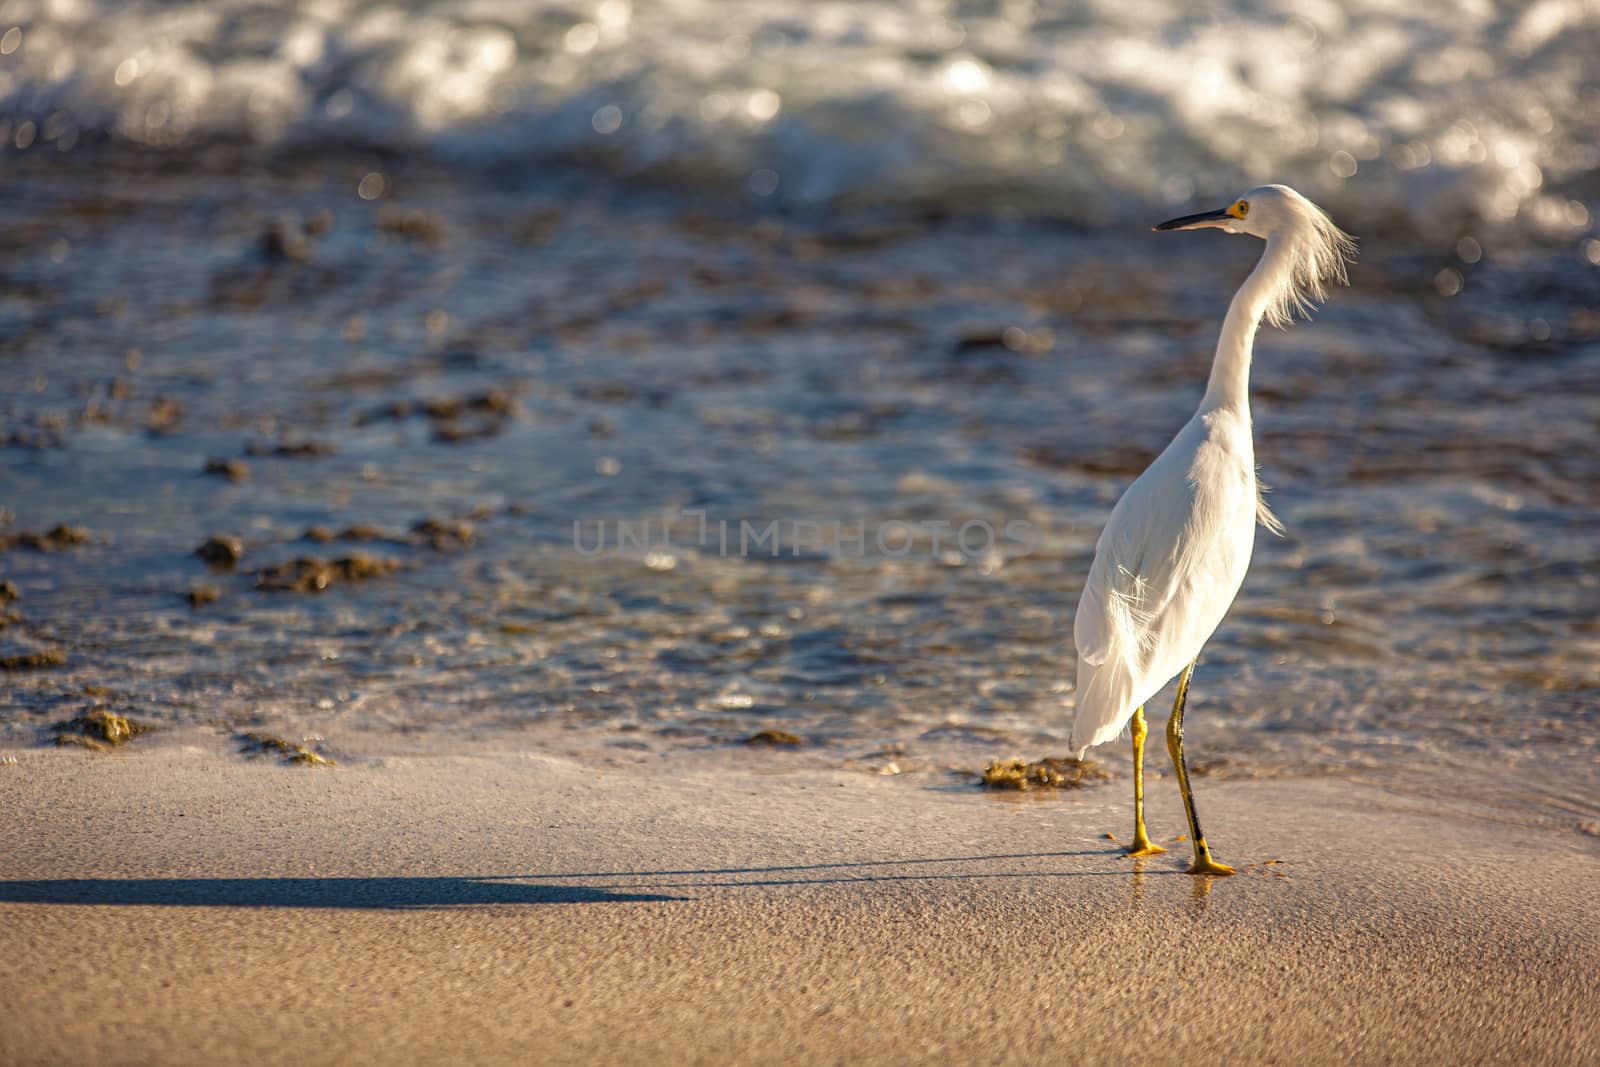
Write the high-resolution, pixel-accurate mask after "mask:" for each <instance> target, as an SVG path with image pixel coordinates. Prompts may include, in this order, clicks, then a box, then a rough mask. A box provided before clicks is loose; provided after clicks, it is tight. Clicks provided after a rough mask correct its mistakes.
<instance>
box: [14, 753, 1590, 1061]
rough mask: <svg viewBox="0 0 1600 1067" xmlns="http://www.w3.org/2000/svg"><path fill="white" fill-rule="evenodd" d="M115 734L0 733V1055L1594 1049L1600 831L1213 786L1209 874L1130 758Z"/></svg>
mask: <svg viewBox="0 0 1600 1067" xmlns="http://www.w3.org/2000/svg"><path fill="white" fill-rule="evenodd" d="M137 744H138V747H136V748H134V749H130V750H126V751H123V752H118V753H113V754H91V753H84V752H81V751H55V750H42V749H15V750H12V752H11V753H10V754H11V755H13V756H15V759H16V762H14V763H13V762H9V761H8V762H7V763H5V764H3V765H0V808H3V810H4V811H5V812H6V816H5V818H4V819H3V820H0V865H3V867H0V929H4V930H5V931H6V934H7V936H6V951H5V952H4V953H0V1004H3V1005H4V1014H5V1017H6V1022H5V1025H4V1026H3V1027H0V1061H3V1062H5V1063H8V1064H20V1063H63V1062H96V1063H134V1062H139V1063H205V1062H218V1061H221V1060H223V1059H227V1060H231V1061H239V1062H252V1063H296V1064H308V1063H335V1062H338V1063H397V1062H424V1063H426V1062H463V1061H464V1062H521V1063H529V1062H545V1063H587V1062H595V1061H597V1060H600V1059H602V1058H603V1059H605V1060H606V1061H608V1062H613V1063H644V1062H696V1063H698V1062H704V1063H727V1062H755V1063H764V1062H806V1063H845V1062H849V1063H911V1062H930V1061H933V1062H957V1061H967V1062H973V1061H976V1062H999V1063H1012V1062H1015V1063H1024V1062H1041V1061H1046V1060H1060V1061H1063V1062H1087V1063H1101V1062H1107V1063H1109V1062H1123V1061H1124V1060H1125V1059H1126V1058H1127V1057H1129V1056H1139V1057H1141V1058H1145V1059H1150V1060H1157V1061H1162V1060H1178V1059H1180V1058H1182V1059H1189V1060H1190V1061H1191V1062H1194V1061H1196V1059H1197V1058H1198V1059H1204V1060H1223V1059H1227V1060H1233V1061H1235V1062H1260V1063H1278V1062H1295V1063H1340V1062H1352V1061H1358V1062H1393V1063H1413V1062H1436V1063H1460V1062H1485V1061H1505V1062H1520V1063H1531V1062H1542V1063H1580V1062H1593V1061H1594V1059H1595V1058H1596V1056H1597V1055H1600V1022H1597V1019H1596V1016H1595V1014H1594V1012H1593V1006H1594V1003H1593V995H1594V989H1595V985H1596V977H1597V975H1600V899H1597V898H1596V896H1595V894H1594V892H1593V888H1594V885H1595V884H1596V877H1597V875H1600V848H1597V844H1600V843H1597V841H1596V840H1595V839H1594V838H1592V837H1588V836H1585V835H1583V834H1581V833H1574V832H1570V831H1569V832H1557V831H1552V830H1539V829H1527V828H1520V827H1518V828H1513V827H1509V826H1507V825H1505V824H1501V823H1496V822H1494V821H1493V820H1492V818H1489V817H1486V816H1490V815H1492V813H1490V812H1478V811H1473V810H1470V809H1468V808H1465V807H1463V806H1461V805H1460V804H1455V805H1453V806H1452V807H1451V808H1450V809H1449V810H1440V811H1430V810H1429V806H1428V805H1427V804H1426V803H1425V802H1422V801H1419V800H1418V799H1417V798H1416V797H1414V796H1406V797H1398V796H1395V795H1392V794H1389V793H1387V792H1384V791H1382V790H1380V789H1378V788H1375V787H1373V786H1371V785H1364V784H1359V783H1356V782H1353V781H1350V780H1347V779H1338V778H1334V779H1323V780H1305V779H1301V780H1294V781H1254V782H1245V781H1201V782H1200V783H1199V785H1198V788H1200V789H1201V790H1202V792H1201V799H1202V803H1203V810H1202V814H1203V815H1204V816H1205V817H1206V828H1207V832H1208V836H1209V837H1210V838H1211V839H1212V842H1213V845H1214V847H1215V848H1216V849H1217V851H1218V854H1219V856H1220V857H1221V858H1223V859H1225V860H1227V861H1229V862H1232V863H1234V864H1236V865H1239V866H1240V867H1241V868H1242V869H1241V873H1240V874H1239V875H1238V876H1236V877H1234V878H1232V879H1227V880H1222V881H1209V880H1196V879H1193V878H1190V877H1188V876H1186V875H1184V874H1182V873H1181V868H1182V866H1183V864H1184V861H1185V858H1186V857H1185V854H1184V852H1183V849H1184V847H1185V846H1184V845H1182V844H1179V843H1173V844H1172V852H1171V853H1170V854H1169V855H1167V856H1162V857H1156V858H1154V859H1152V860H1149V861H1144V862H1142V863H1140V862H1136V861H1133V860H1129V859H1126V858H1123V857H1121V856H1120V855H1119V854H1118V852H1117V851H1116V846H1115V845H1114V844H1113V843H1112V842H1110V841H1107V840H1106V839H1105V837H1104V834H1105V833H1106V832H1108V831H1111V832H1115V833H1117V834H1118V835H1125V833H1126V829H1127V827H1126V823H1127V810H1126V798H1125V797H1124V795H1123V794H1124V792H1125V790H1124V789H1123V788H1122V786H1125V785H1126V782H1125V781H1119V782H1116V783H1111V784H1110V785H1107V786H1104V787H1098V788H1095V789H1091V790H1087V791H1085V792H1082V793H1079V794H1075V795H1072V796H1069V797H1060V798H1049V799H1038V798H1035V797H1029V796H1007V797H1001V796H997V795H990V794H984V793H981V792H979V791H977V790H974V789H972V788H970V787H963V786H958V785H955V784H949V785H946V784H945V779H944V778H942V777H941V776H939V775H936V774H933V773H931V772H930V773H926V774H910V775H902V776H900V777H890V776H881V775H870V774H865V773H861V772H853V771H844V770H834V769H825V768H815V767H805V768H803V769H798V770H794V769H786V768H785V764H784V762H783V761H784V759H785V755H786V754H784V753H773V752H767V751H753V750H750V751H746V750H739V751H731V752H729V751H724V752H720V753H714V754H711V755H708V756H705V757H704V758H700V759H691V758H688V757H679V758H674V759H671V760H663V759H657V758H654V757H652V758H650V759H648V760H643V759H642V760H640V761H639V762H637V763H628V762H626V761H624V760H620V759H619V760H617V761H615V762H612V763H610V764H608V765H602V766H596V765H594V764H592V763H591V764H587V765H586V764H583V763H579V762H576V761H570V760H565V759H562V758H557V757H554V756H548V755H515V754H505V753H504V752H499V753H494V754H483V755H477V756H473V755H453V756H426V757H418V758H397V757H387V758H383V759H372V760H367V761H346V762H345V763H344V764H343V765H341V766H340V767H338V768H336V769H334V768H306V767H285V766H280V765H277V764H274V763H272V762H270V761H265V760H254V761H252V760H247V759H244V758H243V757H240V756H238V755H236V754H234V753H233V752H232V751H231V749H230V748H229V747H228V746H226V745H225V744H224V743H223V742H222V741H221V740H219V739H218V738H216V737H215V736H214V735H211V734H207V733H204V732H201V731H188V732H181V733H177V734H165V735H157V736H156V737H154V738H150V739H141V740H140V741H139V742H138V743H137ZM952 783H953V780H952ZM1152 793H1153V796H1152V805H1153V807H1152V812H1151V822H1152V833H1153V834H1155V835H1156V836H1157V838H1158V839H1159V840H1167V841H1169V842H1170V841H1171V838H1172V837H1173V836H1175V835H1176V834H1177V832H1178V828H1179V827H1180V826H1181V821H1182V820H1181V811H1180V809H1179V807H1178V804H1177V802H1176V798H1175V796H1174V795H1172V794H1173V789H1172V783H1171V781H1170V779H1162V780H1160V781H1159V782H1156V783H1154V785H1153V789H1152ZM1270 859H1277V860H1279V861H1280V862H1279V863H1276V864H1271V865H1267V864H1265V861H1266V860H1270Z"/></svg>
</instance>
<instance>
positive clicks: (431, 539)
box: [411, 519, 477, 550]
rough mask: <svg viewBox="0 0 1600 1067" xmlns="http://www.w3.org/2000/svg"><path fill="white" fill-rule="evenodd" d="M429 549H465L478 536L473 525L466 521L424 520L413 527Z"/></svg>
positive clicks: (412, 529)
mask: <svg viewBox="0 0 1600 1067" xmlns="http://www.w3.org/2000/svg"><path fill="white" fill-rule="evenodd" d="M411 532H412V533H414V534H416V535H417V536H418V537H420V538H421V539H422V540H423V541H424V542H425V543H426V544H427V545H428V546H429V547H431V548H436V549H440V550H443V549H447V548H465V547H466V546H467V545H470V544H471V543H472V540H473V538H474V537H476V536H477V530H476V529H475V528H474V527H473V525H472V523H470V522H467V521H466V520H464V519H423V520H422V521H421V522H418V523H417V524H416V525H415V526H413V527H411Z"/></svg>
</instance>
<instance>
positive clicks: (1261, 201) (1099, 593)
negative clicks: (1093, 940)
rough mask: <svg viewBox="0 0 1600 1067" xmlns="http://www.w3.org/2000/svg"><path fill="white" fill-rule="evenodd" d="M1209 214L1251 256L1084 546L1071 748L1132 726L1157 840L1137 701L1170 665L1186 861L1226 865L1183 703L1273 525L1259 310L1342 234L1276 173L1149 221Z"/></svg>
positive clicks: (1142, 836) (1310, 286)
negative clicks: (1213, 842)
mask: <svg viewBox="0 0 1600 1067" xmlns="http://www.w3.org/2000/svg"><path fill="white" fill-rule="evenodd" d="M1204 227H1210V228H1215V229H1220V230H1224V231H1226V232H1227V233H1235V234H1239V233H1242V234H1249V235H1250V236H1252V237H1258V238H1261V239H1262V240H1264V241H1265V242H1266V248H1265V250H1264V251H1263V252H1262V254H1261V260H1260V262H1258V263H1257V264H1256V268H1255V270H1253V271H1252V272H1251V273H1250V276H1249V278H1247V279H1246V280H1245V282H1244V285H1242V286H1241V287H1240V288H1239V291H1238V293H1237V294H1236V295H1235V296H1234V298H1233V303H1232V304H1230V305H1229V307H1228V314H1227V317H1226V318H1225V319H1224V320H1223V324H1222V336H1221V337H1220V338H1219V339H1218V341H1217V353H1216V357H1215V359H1214V360H1213V362H1212V365H1211V379H1210V381H1209V383H1208V384H1207V385H1206V393H1205V398H1204V399H1202V400H1201V401H1200V407H1199V409H1198V410H1197V411H1196V412H1195V413H1194V417H1193V418H1191V419H1190V420H1189V421H1188V423H1186V424H1185V425H1184V427H1183V429H1182V430H1179V431H1178V435H1177V436H1176V437H1175V438H1173V439H1172V443H1171V444H1169V445H1168V446H1167V447H1166V449H1165V450H1164V451H1162V453H1161V455H1159V456H1157V457H1156V460H1155V462H1153V463H1151V464H1150V467H1149V468H1148V469H1147V470H1146V471H1145V472H1144V473H1143V474H1141V475H1140V476H1139V477H1138V479H1137V480H1136V481H1134V483H1133V484H1132V485H1131V486H1129V487H1128V490H1127V492H1125V493H1124V494H1123V495H1122V499H1121V500H1119V501H1117V505H1116V507H1115V508H1113V509H1112V511H1111V517H1110V519H1108V520H1107V521H1106V527H1105V530H1104V531H1103V532H1102V533H1101V534H1100V540H1099V543H1098V544H1097V545H1096V546H1095V556H1094V564H1093V565H1092V566H1091V567H1090V568H1089V578H1088V581H1087V582H1086V583H1085V585H1084V590H1083V597H1082V599H1080V600H1079V601H1078V614H1077V619H1076V621H1075V623H1074V625H1073V638H1074V640H1075V642H1076V644H1077V646H1078V698H1077V715H1076V718H1075V719H1074V721H1073V726H1072V741H1071V745H1072V748H1073V749H1074V750H1075V751H1076V752H1077V753H1078V755H1079V756H1082V755H1083V753H1084V752H1085V751H1087V750H1088V749H1089V748H1090V747H1091V746H1094V745H1099V744H1103V743H1105V742H1107V741H1110V740H1112V739H1113V738H1115V737H1117V736H1118V735H1119V734H1121V733H1122V730H1123V729H1124V727H1131V733H1132V737H1133V768H1134V770H1133V797H1134V838H1133V844H1132V846H1131V847H1130V849H1129V851H1130V852H1131V853H1132V854H1133V855H1136V856H1143V855H1150V854H1153V853H1157V852H1163V851H1165V850H1164V849H1162V848H1161V847H1160V846H1159V845H1154V844H1152V843H1151V842H1150V837H1149V835H1148V834H1147V833H1146V832H1145V826H1144V770H1143V759H1144V741H1145V737H1146V735H1147V733H1148V727H1147V726H1146V725H1145V719H1144V704H1145V702H1146V701H1148V700H1150V699H1151V698H1152V697H1154V696H1155V695H1156V693H1157V692H1159V691H1160V690H1161V687H1162V686H1164V685H1166V684H1167V682H1168V681H1170V680H1171V679H1172V678H1173V677H1174V676H1175V675H1180V674H1181V677H1180V678H1179V680H1178V693H1177V700H1176V701H1175V702H1174V704H1173V708H1172V717H1171V718H1170V719H1168V720H1167V750H1168V752H1169V753H1170V754H1171V756H1172V762H1173V765H1174V767H1175V768H1176V769H1177V773H1178V787H1179V789H1180V791H1181V792H1182V794H1183V806H1184V811H1185V812H1186V813H1187V815H1188V817H1189V833H1190V839H1191V840H1192V841H1193V843H1194V863H1193V864H1192V865H1191V866H1190V868H1189V872H1190V873H1191V874H1215V875H1226V874H1232V873H1233V868H1232V867H1229V866H1227V865H1226V864H1222V863H1218V862H1217V861H1216V860H1214V859H1212V857H1211V850H1210V849H1209V848H1208V847H1207V845H1206V839H1205V836H1204V835H1203V834H1202V833H1201V832H1200V821H1199V818H1198V817H1197V816H1196V815H1195V808H1194V794H1193V793H1192V792H1191V791H1190V788H1189V772H1188V768H1187V767H1186V766H1185V765H1184V760H1183V710H1184V705H1185V703H1186V702H1187V699H1188V695H1189V679H1190V676H1191V675H1192V674H1193V673H1194V663H1195V659H1196V658H1197V657H1198V656H1199V654H1200V649H1201V648H1202V647H1203V646H1204V645H1205V643H1206V641H1207V640H1208V639H1209V638H1210V637H1211V635H1212V633H1213V632H1215V630H1216V628H1217V626H1218V624H1220V623H1221V622H1222V617H1223V616H1224V615H1225V614H1227V611H1228V608H1229V607H1230V606H1231V605H1232V604H1233V599H1234V597H1235V596H1236V595H1237V594H1238V592H1239V587H1240V585H1241V584H1242V583H1243V582H1244V576H1245V571H1246V570H1247V569H1248V568H1249V566H1250V553H1251V549H1252V548H1253V546H1254V543H1255V527H1256V524H1257V523H1258V522H1259V523H1261V524H1262V525H1263V526H1266V527H1267V528H1268V529H1272V530H1275V531H1276V530H1278V529H1279V527H1278V525H1277V520H1276V519H1274V518H1273V517H1272V513H1271V512H1269V511H1268V510H1267V508H1266V505H1265V503H1264V502H1263V501H1262V499H1261V487H1260V485H1259V484H1258V483H1257V481H1256V462H1255V446H1254V442H1253V441H1252V438H1251V427H1250V395H1249V394H1250V359H1251V354H1252V350H1253V348H1254V346H1255V336H1256V329H1257V327H1258V326H1259V325H1260V323H1261V321H1262V320H1263V319H1265V320H1266V321H1267V322H1269V323H1271V324H1272V325H1274V326H1287V325H1289V323H1290V322H1291V320H1292V319H1293V318H1294V316H1295V315H1296V314H1302V315H1304V314H1308V313H1309V312H1310V310H1311V307H1312V305H1313V303H1314V302H1316V301H1320V300H1321V299H1323V298H1324V297H1325V296H1326V292H1327V286H1328V284H1329V283H1330V282H1339V283H1343V282H1344V281H1345V264H1346V262H1347V261H1348V260H1349V259H1351V258H1352V255H1353V252H1354V249H1355V242H1354V241H1352V240H1351V239H1350V238H1349V237H1348V236H1347V235H1345V234H1344V233H1342V232H1341V231H1340V230H1339V228H1338V227H1336V226H1335V225H1334V224H1333V222H1332V221H1331V220H1330V219H1329V218H1328V216H1327V215H1326V214H1324V213H1323V212H1322V210H1321V209H1320V208H1318V207H1317V206H1316V205H1315V204H1313V203H1312V202H1311V201H1309V200H1307V199H1306V198H1305V197H1303V196H1301V195H1300V194H1299V193H1297V192H1295V191H1294V190H1293V189H1290V188H1288V187H1287V186H1283V185H1264V186H1262V187H1261V188H1259V189H1252V190H1251V191H1250V192H1248V193H1246V194H1245V195H1244V196H1242V197H1240V198H1239V199H1238V200H1235V201H1234V202H1233V203H1232V204H1230V205H1228V206H1227V207H1225V208H1221V209H1219V210H1217V211H1208V212H1203V213H1201V214H1198V215H1186V216H1184V217H1183V218H1178V219H1172V220H1171V221H1169V222H1163V223H1162V224H1161V225H1159V226H1157V227H1156V229H1157V230H1192V229H1200V228H1204Z"/></svg>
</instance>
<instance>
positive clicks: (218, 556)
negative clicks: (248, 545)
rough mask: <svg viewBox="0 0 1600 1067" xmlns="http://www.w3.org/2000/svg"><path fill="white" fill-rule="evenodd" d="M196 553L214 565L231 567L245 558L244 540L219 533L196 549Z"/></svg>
mask: <svg viewBox="0 0 1600 1067" xmlns="http://www.w3.org/2000/svg"><path fill="white" fill-rule="evenodd" d="M194 554H195V555H197V556H199V557H200V558H201V559H203V560H205V561H206V562H207V563H210V564H212V565H214V566H217V567H224V568H231V567H233V566H235V565H236V564H237V563H238V562H239V560H241V559H243V558H244V542H243V541H240V540H239V539H238V538H237V537H225V536H220V535H219V536H216V537H212V538H211V539H210V540H208V541H206V543H205V544H203V545H201V546H200V547H199V548H197V549H195V550H194Z"/></svg>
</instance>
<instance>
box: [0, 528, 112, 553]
mask: <svg viewBox="0 0 1600 1067" xmlns="http://www.w3.org/2000/svg"><path fill="white" fill-rule="evenodd" d="M89 541H90V537H89V531H88V530H85V529H82V528H81V527H77V526H68V525H66V524H65V523H59V524H57V525H55V526H52V527H51V528H50V529H49V530H48V531H47V532H45V533H42V534H41V533H33V532H32V531H30V530H18V531H17V532H15V533H8V534H0V551H4V550H6V549H8V548H26V549H29V550H30V551H33V552H59V551H60V550H61V549H64V548H72V547H73V546H75V545H85V544H88V543H89Z"/></svg>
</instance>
